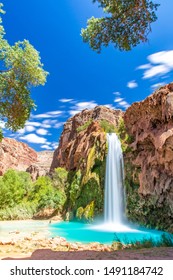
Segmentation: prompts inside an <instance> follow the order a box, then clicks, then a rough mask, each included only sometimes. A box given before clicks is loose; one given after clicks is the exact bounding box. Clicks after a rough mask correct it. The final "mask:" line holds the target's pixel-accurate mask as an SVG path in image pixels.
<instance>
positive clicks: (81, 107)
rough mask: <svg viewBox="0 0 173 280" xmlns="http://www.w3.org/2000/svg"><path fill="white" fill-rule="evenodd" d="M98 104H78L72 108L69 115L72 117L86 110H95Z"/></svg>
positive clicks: (92, 102) (90, 102) (91, 102)
mask: <svg viewBox="0 0 173 280" xmlns="http://www.w3.org/2000/svg"><path fill="white" fill-rule="evenodd" d="M97 105H98V104H97V103H96V102H95V101H93V100H92V101H86V102H76V103H75V105H74V106H71V107H70V110H69V114H70V115H71V116H73V115H75V114H77V113H79V112H81V111H82V110H84V109H93V108H94V107H96V106H97Z"/></svg>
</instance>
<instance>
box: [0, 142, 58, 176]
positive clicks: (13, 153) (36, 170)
mask: <svg viewBox="0 0 173 280" xmlns="http://www.w3.org/2000/svg"><path fill="white" fill-rule="evenodd" d="M52 158H53V151H43V152H36V151H35V150H33V149H32V148H30V147H29V146H28V145H27V144H25V143H23V142H19V141H17V140H14V139H11V138H3V140H2V142H1V143H0V176H2V175H3V174H4V173H5V172H6V171H7V170H8V169H14V170H18V171H27V172H29V173H30V174H31V177H32V179H33V180H36V179H37V178H38V177H39V176H45V175H48V174H49V170H50V166H51V163H52Z"/></svg>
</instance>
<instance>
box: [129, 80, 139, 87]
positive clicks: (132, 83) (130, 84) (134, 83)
mask: <svg viewBox="0 0 173 280" xmlns="http://www.w3.org/2000/svg"><path fill="white" fill-rule="evenodd" d="M127 87H128V88H131V89H132V88H136V87H138V84H137V82H136V81H135V80H133V81H130V82H128V83H127Z"/></svg>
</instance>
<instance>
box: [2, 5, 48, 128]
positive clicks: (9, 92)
mask: <svg viewBox="0 0 173 280" xmlns="http://www.w3.org/2000/svg"><path fill="white" fill-rule="evenodd" d="M2 8H3V4H2V3H0V14H4V13H5V12H4V11H3V9H2ZM4 36H5V30H4V27H3V24H2V18H1V17H0V66H1V69H0V119H1V120H4V121H5V122H6V127H8V128H10V129H12V130H14V131H16V130H18V129H19V128H22V127H24V124H25V122H26V120H27V119H28V118H29V116H30V112H31V110H32V109H34V107H35V104H34V101H33V100H32V99H31V96H30V90H31V88H32V87H35V86H39V85H44V84H45V82H46V77H47V74H48V73H47V72H46V71H44V69H43V64H42V63H41V60H40V56H39V53H38V51H37V50H36V49H35V48H34V47H33V46H32V45H31V44H30V43H29V41H27V40H24V41H22V42H20V41H19V42H16V43H15V44H14V45H13V46H11V45H10V44H9V43H8V41H7V40H6V39H5V38H4Z"/></svg>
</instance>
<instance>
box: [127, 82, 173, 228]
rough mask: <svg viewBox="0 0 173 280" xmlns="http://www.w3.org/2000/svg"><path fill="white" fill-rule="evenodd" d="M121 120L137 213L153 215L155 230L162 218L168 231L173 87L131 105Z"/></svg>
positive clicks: (172, 215)
mask: <svg viewBox="0 0 173 280" xmlns="http://www.w3.org/2000/svg"><path fill="white" fill-rule="evenodd" d="M124 121H125V125H126V129H127V133H128V134H129V135H130V137H131V139H132V141H131V142H132V143H131V144H130V148H131V149H132V150H131V152H129V153H128V154H127V155H126V163H127V164H126V169H127V170H126V172H127V173H128V172H129V171H130V172H131V181H135V183H134V185H137V184H138V185H139V189H138V193H139V194H140V199H142V200H141V205H142V203H143V205H142V206H141V205H140V207H142V208H141V211H144V212H145V213H147V215H148V218H149V219H150V220H152V217H151V216H150V215H152V213H153V214H154V215H155V224H157V225H158V227H162V226H161V224H159V221H161V220H162V217H161V215H162V216H163V222H164V219H165V224H168V228H170V226H171V223H173V84H169V85H167V86H164V87H161V88H160V89H159V90H157V91H156V92H155V93H154V94H152V95H150V96H149V97H147V98H146V99H145V100H144V101H142V102H136V103H134V104H132V106H130V107H129V108H128V109H127V111H126V112H125V115H124ZM130 165H131V169H129V166H130ZM127 167H128V168H127ZM128 178H129V177H128ZM131 202H132V201H131ZM138 206H139V205H138ZM140 207H139V208H140ZM139 208H138V211H139ZM149 209H150V210H149ZM133 210H134V209H133ZM150 211H151V212H152V213H150ZM165 212H166V213H165ZM164 213H165V215H164ZM138 214H139V212H138ZM157 215H159V217H158V216H157ZM166 215H167V216H166ZM139 219H140V217H139ZM168 221H169V222H168ZM152 224H153V225H154V217H153V222H151V226H152ZM163 228H164V227H163ZM172 230H173V228H172Z"/></svg>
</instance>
